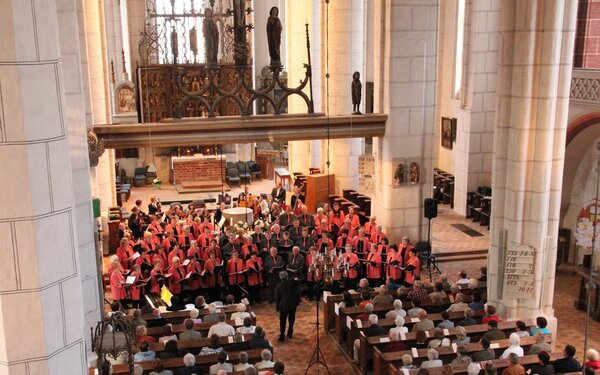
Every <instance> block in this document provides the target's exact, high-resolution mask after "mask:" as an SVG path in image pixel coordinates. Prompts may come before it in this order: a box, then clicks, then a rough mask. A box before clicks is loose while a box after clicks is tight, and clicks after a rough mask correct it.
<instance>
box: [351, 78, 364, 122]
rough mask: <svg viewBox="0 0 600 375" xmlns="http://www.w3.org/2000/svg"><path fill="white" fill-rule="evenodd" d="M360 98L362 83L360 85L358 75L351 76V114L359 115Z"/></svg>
mask: <svg viewBox="0 0 600 375" xmlns="http://www.w3.org/2000/svg"><path fill="white" fill-rule="evenodd" d="M361 98H362V83H360V73H359V72H354V74H352V114H354V115H360V114H361V113H360V109H359V107H360V100H361Z"/></svg>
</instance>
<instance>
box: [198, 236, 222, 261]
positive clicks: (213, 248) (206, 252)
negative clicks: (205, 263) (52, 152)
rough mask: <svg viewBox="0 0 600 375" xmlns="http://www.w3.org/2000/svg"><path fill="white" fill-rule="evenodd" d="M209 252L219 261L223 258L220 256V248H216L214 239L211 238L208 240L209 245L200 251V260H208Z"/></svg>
mask: <svg viewBox="0 0 600 375" xmlns="http://www.w3.org/2000/svg"><path fill="white" fill-rule="evenodd" d="M211 252H213V253H215V257H216V258H219V259H222V258H223V257H222V255H221V248H220V247H219V246H217V239H216V238H213V239H212V240H210V245H209V246H208V247H207V248H206V249H204V250H203V251H202V256H201V259H204V260H206V259H208V258H209V256H208V255H209V254H210V253H211Z"/></svg>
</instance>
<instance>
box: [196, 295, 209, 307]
mask: <svg viewBox="0 0 600 375" xmlns="http://www.w3.org/2000/svg"><path fill="white" fill-rule="evenodd" d="M194 305H195V307H196V308H197V309H198V310H200V309H208V303H206V299H205V298H204V296H198V297H196V299H195V300H194Z"/></svg>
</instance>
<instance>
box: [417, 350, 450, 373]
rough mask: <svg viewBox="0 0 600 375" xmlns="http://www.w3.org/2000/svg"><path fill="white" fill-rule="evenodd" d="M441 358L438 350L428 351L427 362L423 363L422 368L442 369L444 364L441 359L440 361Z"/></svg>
mask: <svg viewBox="0 0 600 375" xmlns="http://www.w3.org/2000/svg"><path fill="white" fill-rule="evenodd" d="M439 356H440V353H438V351H437V350H435V349H429V350H428V351H427V361H423V363H421V368H422V369H429V368H433V367H442V366H443V365H444V362H442V360H441V359H438V357H439Z"/></svg>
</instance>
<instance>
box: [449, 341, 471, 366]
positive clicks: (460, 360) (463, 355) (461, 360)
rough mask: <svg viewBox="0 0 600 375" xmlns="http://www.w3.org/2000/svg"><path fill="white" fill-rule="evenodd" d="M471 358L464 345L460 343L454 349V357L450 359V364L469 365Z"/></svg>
mask: <svg viewBox="0 0 600 375" xmlns="http://www.w3.org/2000/svg"><path fill="white" fill-rule="evenodd" d="M471 362H473V360H472V359H471V357H469V350H468V349H467V347H466V346H465V345H460V346H459V347H458V348H457V349H456V358H454V359H453V360H452V366H457V365H469V364H470V363H471Z"/></svg>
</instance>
